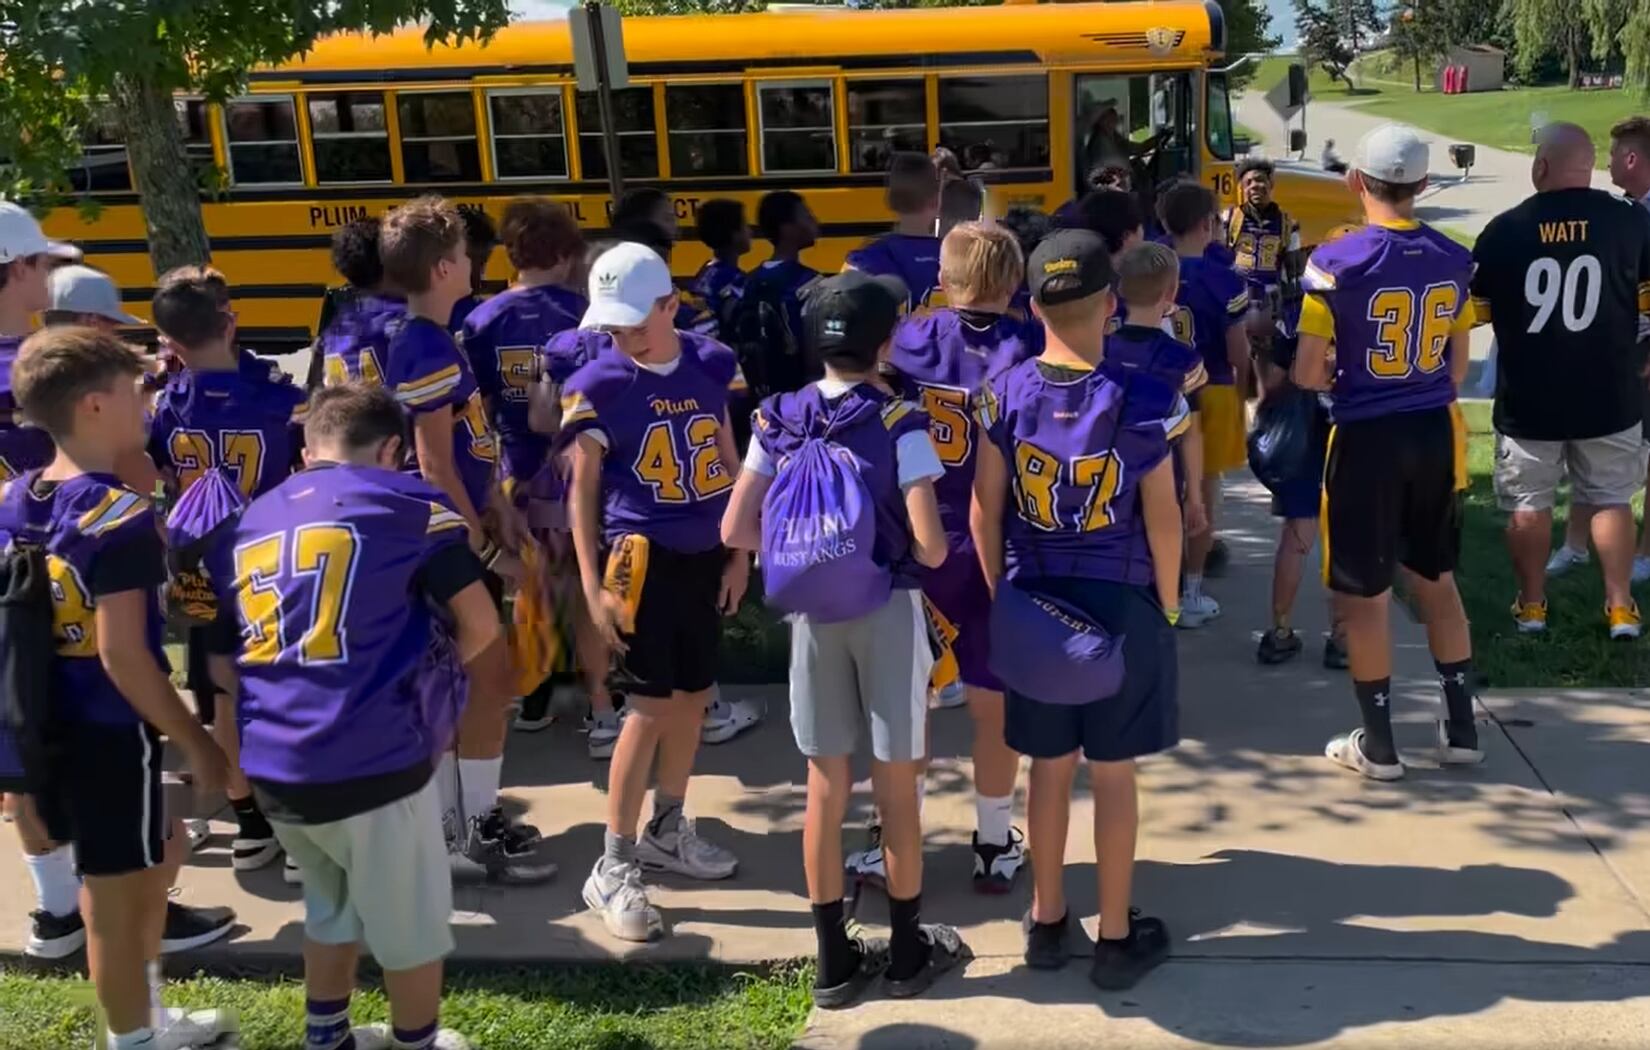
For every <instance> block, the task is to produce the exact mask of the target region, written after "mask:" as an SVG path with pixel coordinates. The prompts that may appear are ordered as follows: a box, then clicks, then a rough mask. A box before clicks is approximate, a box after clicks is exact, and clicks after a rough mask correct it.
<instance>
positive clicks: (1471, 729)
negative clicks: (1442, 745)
mask: <svg viewBox="0 0 1650 1050" xmlns="http://www.w3.org/2000/svg"><path fill="white" fill-rule="evenodd" d="M1432 666H1434V667H1436V668H1438V682H1439V684H1440V685H1442V686H1443V687H1444V707H1445V709H1446V710H1447V711H1448V713H1449V719H1448V722H1447V726H1446V728H1447V731H1448V733H1449V742H1450V746H1451V747H1467V748H1476V747H1477V746H1478V723H1477V720H1476V719H1475V718H1474V717H1473V711H1472V660H1471V659H1470V658H1469V659H1466V660H1456V661H1455V662H1453V663H1447V664H1446V663H1442V662H1440V661H1438V660H1434V661H1433V662H1432Z"/></svg>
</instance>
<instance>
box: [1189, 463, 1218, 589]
mask: <svg viewBox="0 0 1650 1050" xmlns="http://www.w3.org/2000/svg"><path fill="white" fill-rule="evenodd" d="M1219 502H1220V478H1218V477H1206V478H1204V479H1203V505H1204V506H1205V507H1207V508H1208V509H1209V527H1208V528H1207V529H1205V530H1203V531H1202V532H1199V533H1195V534H1193V535H1190V536H1187V537H1186V575H1188V576H1202V575H1203V567H1204V565H1205V564H1207V562H1208V561H1209V551H1210V550H1211V549H1213V547H1214V545H1215V508H1216V506H1217V505H1218V504H1219Z"/></svg>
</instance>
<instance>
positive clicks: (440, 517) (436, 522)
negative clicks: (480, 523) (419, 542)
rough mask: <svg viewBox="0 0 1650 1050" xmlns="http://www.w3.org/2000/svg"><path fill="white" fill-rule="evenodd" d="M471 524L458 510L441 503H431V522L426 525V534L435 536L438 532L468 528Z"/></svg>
mask: <svg viewBox="0 0 1650 1050" xmlns="http://www.w3.org/2000/svg"><path fill="white" fill-rule="evenodd" d="M469 524H470V523H469V522H467V521H465V520H464V515H462V514H460V513H458V512H457V511H454V510H448V509H447V508H446V507H443V506H442V505H441V504H439V503H431V504H430V522H429V524H428V525H426V526H425V527H424V535H426V536H434V535H435V534H436V533H438V532H449V531H451V530H453V529H462V528H467V527H468V526H469Z"/></svg>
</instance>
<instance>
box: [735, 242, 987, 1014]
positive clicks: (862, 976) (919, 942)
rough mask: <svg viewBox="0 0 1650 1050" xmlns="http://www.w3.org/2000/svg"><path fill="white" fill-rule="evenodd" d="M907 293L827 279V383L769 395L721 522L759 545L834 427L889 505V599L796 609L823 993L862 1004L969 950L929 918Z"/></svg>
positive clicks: (938, 549) (822, 293) (820, 304)
mask: <svg viewBox="0 0 1650 1050" xmlns="http://www.w3.org/2000/svg"><path fill="white" fill-rule="evenodd" d="M904 289H905V285H904V283H903V282H900V281H898V280H897V279H895V278H891V277H882V278H874V277H870V276H867V275H864V274H859V273H854V272H847V273H842V274H839V275H837V276H835V277H828V278H826V279H824V280H822V281H820V282H819V283H818V284H817V285H815V286H814V290H813V291H812V293H810V295H809V297H808V302H807V308H806V311H805V313H804V316H805V317H806V318H807V322H808V328H807V331H806V333H805V344H806V346H807V348H808V350H809V351H810V352H811V353H813V354H815V355H816V356H817V357H818V358H819V359H820V360H821V362H822V363H823V365H824V368H825V378H824V379H822V380H820V381H819V382H817V383H811V384H809V385H808V386H806V387H804V388H803V389H802V390H800V391H797V392H796V393H792V394H779V395H776V396H774V397H770V398H768V399H767V400H765V401H764V402H763V403H762V407H761V408H760V409H758V411H757V414H756V419H755V421H754V424H753V427H754V430H755V434H756V440H755V441H754V442H752V444H751V447H750V452H749V453H748V454H747V455H746V458H745V470H744V472H743V473H741V475H740V478H739V481H738V483H737V484H736V485H735V486H734V497H733V499H732V500H731V501H730V502H729V504H728V509H727V514H726V515H725V516H724V518H723V521H722V535H723V537H724V538H725V540H726V541H727V543H728V544H729V545H730V546H733V547H736V548H740V549H742V550H761V549H762V548H763V532H764V530H763V527H762V522H761V518H762V510H763V502H764V500H765V498H766V496H767V494H768V492H769V490H770V489H771V487H772V486H773V484H774V482H775V480H776V478H777V475H778V474H779V471H780V470H782V469H784V467H785V465H786V462H787V460H788V459H790V458H791V457H793V456H795V455H796V454H797V453H798V452H799V451H800V450H802V449H803V448H804V447H805V446H806V445H807V444H808V443H809V442H811V441H814V440H816V439H818V438H820V437H822V436H827V432H828V440H829V441H830V442H831V444H832V445H833V446H835V447H838V448H841V449H845V450H847V451H848V452H849V453H851V454H852V460H853V463H854V469H855V471H856V472H857V473H858V474H859V479H860V484H861V485H863V487H864V491H866V492H868V493H869V495H870V497H871V499H872V500H874V501H875V503H876V511H875V522H876V524H875V527H874V534H873V536H872V550H871V553H870V557H871V561H872V562H873V563H874V564H875V565H877V566H879V567H882V568H884V569H886V571H887V572H888V574H889V576H890V577H891V578H892V590H891V591H890V592H889V593H888V597H887V599H886V600H885V601H883V602H882V603H881V604H880V605H876V606H875V607H873V608H871V609H869V610H868V611H865V612H862V613H861V614H860V615H858V616H855V617H852V618H851V619H845V620H843V619H839V620H836V621H834V622H820V621H818V620H817V619H815V618H813V617H810V616H808V615H803V614H798V615H795V616H793V617H792V619H791V726H792V729H793V730H794V732H795V735H796V743H797V747H798V748H800V749H801V751H802V753H803V754H804V755H806V756H807V758H808V813H807V820H806V822H805V824H804V826H803V833H802V866H803V870H804V872H805V874H806V876H807V882H808V896H809V898H810V900H811V901H812V903H813V915H814V930H815V935H816V937H817V939H818V944H819V970H818V975H817V977H816V979H815V982H814V992H813V997H814V1003H815V1004H816V1005H818V1006H820V1007H824V1008H827V1009H836V1008H841V1007H845V1006H848V1005H850V1004H852V1003H853V1002H854V1000H856V999H857V998H858V997H859V996H860V994H861V993H862V992H863V991H864V990H865V988H866V986H867V985H868V984H869V983H870V982H871V980H872V979H874V978H875V977H876V976H877V974H878V973H879V972H882V974H883V978H884V984H885V987H886V989H887V991H888V993H889V994H890V995H893V996H897V997H902V998H903V997H908V996H913V995H917V994H919V993H921V992H923V991H924V990H926V989H927V988H928V987H929V986H930V985H931V984H933V982H934V980H935V979H936V978H937V977H939V976H940V975H941V974H943V973H945V972H946V971H948V970H950V969H952V968H954V967H956V966H957V965H959V964H960V963H962V962H964V961H966V960H967V959H968V958H969V956H970V954H971V953H970V952H969V950H968V947H967V946H966V945H965V944H963V942H962V939H961V937H960V936H958V934H957V931H956V930H954V929H952V928H951V927H948V926H937V925H925V924H923V923H922V921H921V917H922V815H921V790H920V787H919V785H920V783H921V780H922V776H923V771H924V767H925V765H926V759H927V753H928V747H927V722H928V711H927V707H928V704H927V692H928V690H927V681H928V675H929V671H930V669H931V667H932V665H933V662H934V657H933V653H932V650H931V649H930V647H929V640H928V627H927V620H926V616H925V613H924V610H923V597H922V595H921V593H920V592H919V591H918V576H917V571H916V570H917V569H918V567H919V566H926V567H929V568H933V567H936V566H938V565H939V564H940V563H941V562H943V561H944V560H945V558H946V547H947V543H946V536H945V529H944V526H943V525H942V524H941V521H940V510H939V507H938V505H937V503H936V499H935V489H934V482H935V479H937V478H939V477H941V476H942V475H943V474H944V470H945V468H944V467H943V466H941V464H940V461H939V457H938V456H936V455H935V450H934V443H933V441H932V440H931V439H930V437H929V434H928V424H927V420H926V419H925V418H924V416H923V413H922V412H920V411H918V410H917V409H916V407H915V406H914V405H913V404H912V403H910V402H908V401H904V400H901V399H900V398H899V397H897V396H895V395H893V394H892V393H891V392H890V391H889V390H888V389H887V387H886V386H885V384H884V381H883V380H882V379H881V378H880V376H879V374H878V365H879V363H881V362H883V361H884V360H886V359H887V357H888V354H889V337H890V336H891V335H892V333H893V331H894V326H895V324H896V322H897V321H898V319H899V313H900V309H901V305H902V303H903V297H904V294H905V291H904ZM826 542H834V541H830V540H827V541H826ZM814 549H815V550H817V549H818V547H817V545H814ZM772 556H773V554H772V552H768V551H764V552H763V557H764V558H768V557H772ZM999 731H1000V730H999ZM865 736H869V737H870V743H871V758H872V773H871V779H872V783H873V785H874V788H875V793H876V798H877V805H878V807H879V809H880V810H881V812H882V814H883V816H884V819H885V821H886V826H887V839H886V854H887V858H888V862H887V887H888V910H889V915H890V926H891V927H892V933H893V936H892V940H891V943H888V944H883V943H880V942H871V941H868V940H867V939H865V938H864V937H863V936H859V935H857V934H856V931H855V930H854V929H853V928H852V927H850V926H849V925H847V923H846V922H845V919H844V915H843V878H842V872H843V863H842V861H843V858H842V821H843V816H844V814H845V812H846V810H847V808H848V801H849V798H850V797H851V796H852V794H853V779H854V778H853V775H852V772H851V770H850V768H849V760H850V758H851V757H852V755H853V752H854V750H855V748H856V746H857V744H858V742H859V740H860V739H861V738H863V737H865ZM1009 791H1010V792H1012V791H1013V779H1012V773H1010V779H1009ZM1004 801H1005V802H1006V801H1008V800H1006V799H1005V800H1004ZM1006 819H1007V817H1006V814H1005V815H1004V820H1005V822H1006ZM1005 844H1006V840H1005ZM879 852H880V851H879Z"/></svg>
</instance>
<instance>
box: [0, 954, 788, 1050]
mask: <svg viewBox="0 0 1650 1050" xmlns="http://www.w3.org/2000/svg"><path fill="white" fill-rule="evenodd" d="M812 980H813V977H812V971H811V970H809V969H808V968H806V967H803V966H800V965H793V966H785V967H782V968H780V969H778V970H776V971H774V972H772V973H769V974H762V975H757V974H748V973H735V972H733V971H731V970H727V969H724V968H715V967H709V966H702V965H701V966H676V967H670V968H663V967H654V966H641V965H635V964H625V965H617V964H615V965H611V966H596V967H578V968H572V969H542V968H541V969H534V970H532V971H527V970H516V971H509V972H504V973H497V974H492V975H488V976H480V975H476V976H453V977H450V978H449V979H448V981H447V993H446V996H445V997H444V999H443V1000H442V1012H441V1021H442V1023H443V1024H444V1025H447V1026H449V1027H452V1028H456V1029H458V1030H459V1031H461V1032H463V1033H464V1034H465V1035H467V1036H468V1037H469V1038H470V1041H471V1042H472V1043H474V1044H475V1045H476V1046H478V1047H485V1048H486V1050H724V1048H726V1050H786V1048H788V1047H790V1046H791V1044H792V1043H793V1042H794V1041H795V1039H796V1037H797V1036H798V1035H799V1034H800V1033H801V1031H802V1027H803V1025H804V1024H805V1023H806V1021H807V1016H808V1010H809V1007H810V1002H811V1000H810V996H809V988H810V987H811V984H812ZM166 999H167V1002H168V1003H170V1004H176V1005H180V1006H182V1005H188V1006H191V1007H195V1008H202V1007H221V1008H227V1009H231V1010H234V1011H236V1012H237V1013H238V1015H239V1018H240V1025H241V1039H240V1043H239V1045H240V1047H241V1050H292V1048H294V1047H299V1046H302V1045H303V1042H304V1027H303V1026H304V991H303V986H302V985H301V984H299V983H297V982H296V981H291V980H276V981H251V980H222V979H218V978H206V977H203V978H196V979H193V980H189V981H180V982H177V983H174V984H170V985H168V986H167V994H166ZM352 1015H353V1020H354V1021H355V1023H356V1024H364V1023H368V1022H372V1021H383V1020H387V1019H388V1017H387V1014H386V1004H385V1000H384V997H383V994H382V991H381V990H380V989H369V990H367V991H364V992H360V993H357V995H356V996H355V1000H354V1008H353V1010H352ZM94 1016H95V1007H94V1005H93V1001H92V995H91V986H90V985H89V984H87V983H86V982H84V981H79V980H70V979H67V978H53V977H38V976H25V975H22V974H17V973H10V974H0V1047H4V1048H5V1050H71V1048H72V1050H84V1048H85V1047H89V1046H92V1045H93V1042H92V1030H93V1022H94Z"/></svg>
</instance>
